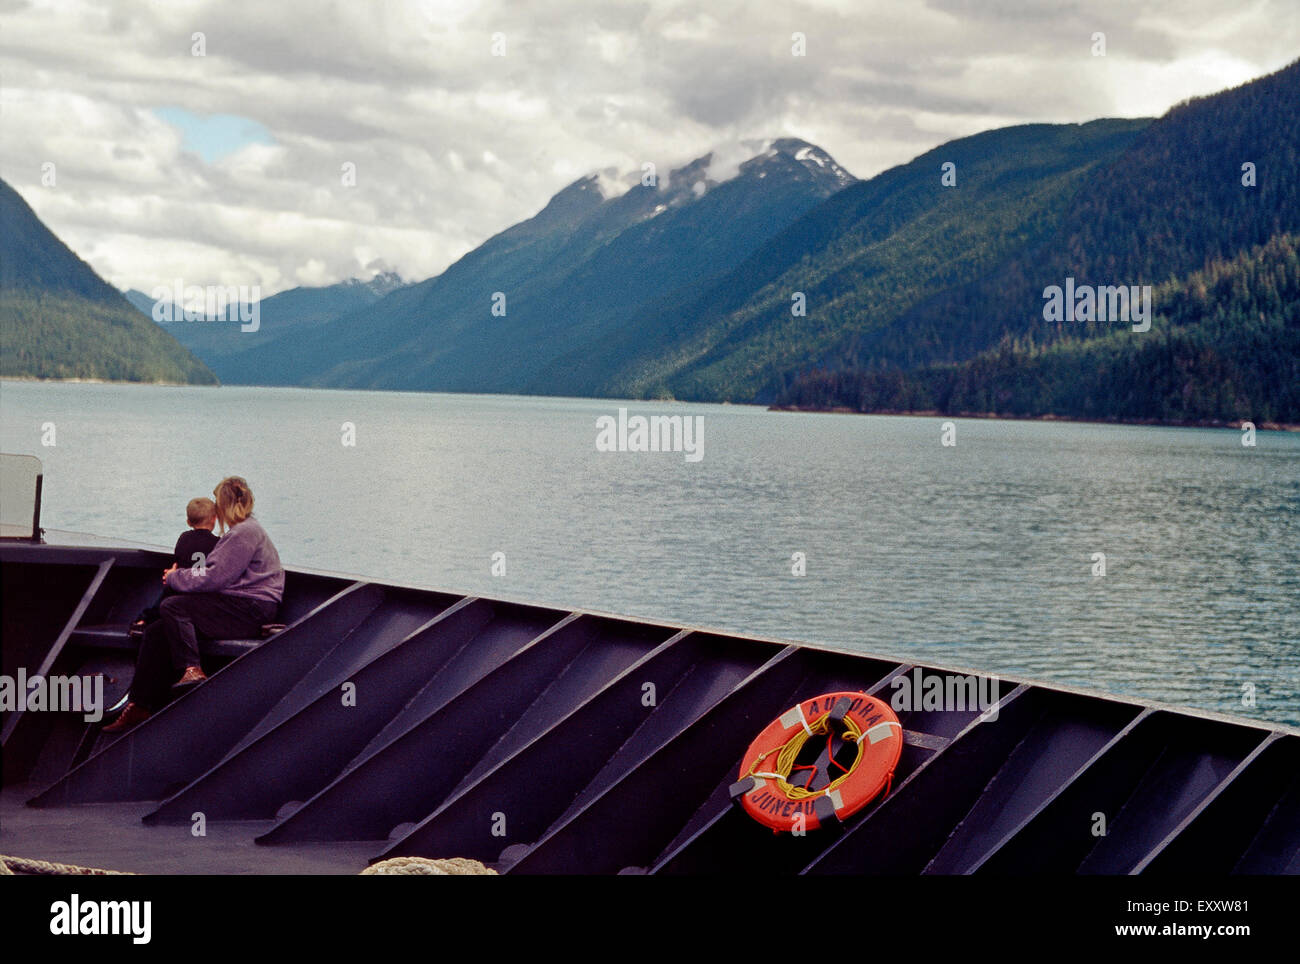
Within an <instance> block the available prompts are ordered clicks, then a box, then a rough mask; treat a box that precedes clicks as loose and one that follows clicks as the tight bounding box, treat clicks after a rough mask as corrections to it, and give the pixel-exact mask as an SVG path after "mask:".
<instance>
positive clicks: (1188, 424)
mask: <svg viewBox="0 0 1300 964" xmlns="http://www.w3.org/2000/svg"><path fill="white" fill-rule="evenodd" d="M8 381H12V382H58V383H60V384H68V385H156V386H159V387H167V388H225V387H232V388H303V389H317V390H322V391H332V390H338V391H384V389H319V387H318V386H308V385H233V386H226V385H224V384H222V383H220V382H219V383H217V384H216V385H213V384H211V383H199V382H145V381H139V382H137V381H126V380H122V379H109V378H42V377H40V376H37V375H3V376H0V382H8ZM423 394H430V395H439V394H449V393H446V392H426V393H423ZM450 394H457V395H475V394H498V393H495V392H492V393H481V392H452V393H450ZM519 397H520V398H583V399H586V400H588V401H593V402H603V401H610V402H627V401H641V402H643V403H649V404H655V403H659V404H665V403H678V402H681V400H680V399H617V398H603V397H601V396H595V395H592V396H586V395H564V396H557V395H521V396H519ZM683 404H687V405H692V404H698V405H754V406H755V407H764V408H765V409H766V410H767V411H769V412H798V413H801V414H805V415H890V416H902V417H911V418H977V419H987V420H989V421H999V422H1076V423H1079V424H1081V425H1148V426H1155V427H1161V428H1231V429H1240V428H1241V425H1242V422H1243V421H1244V420H1243V419H1231V420H1230V419H1186V420H1180V421H1167V420H1165V419H1159V418H1079V417H1077V416H1073V415H1055V414H1047V415H1002V414H999V413H997V412H941V411H939V410H938V409H916V410H901V409H883V410H880V411H874V412H860V411H858V410H857V409H855V408H849V407H848V406H847V405H835V406H832V407H830V408H813V407H805V406H801V405H767V406H761V403H756V402H729V401H723V402H707V401H693V402H684V403H683ZM1255 428H1256V430H1257V431H1261V432H1300V422H1256V423H1255Z"/></svg>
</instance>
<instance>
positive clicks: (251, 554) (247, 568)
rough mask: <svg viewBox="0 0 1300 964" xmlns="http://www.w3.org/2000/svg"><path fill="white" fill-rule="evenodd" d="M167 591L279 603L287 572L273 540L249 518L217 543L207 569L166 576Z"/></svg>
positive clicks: (209, 555)
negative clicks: (210, 593)
mask: <svg viewBox="0 0 1300 964" xmlns="http://www.w3.org/2000/svg"><path fill="white" fill-rule="evenodd" d="M167 588H169V589H175V590H176V591H177V592H219V593H224V594H226V595H229V596H243V597H244V598H246V599H261V600H265V601H268V602H273V603H279V602H280V599H281V597H283V596H284V569H282V568H281V566H280V554H279V553H277V552H276V551H275V546H273V545H271V537H270V536H268V535H267V534H266V530H265V529H263V528H262V526H261V524H260V523H259V522H258V521H257V520H256V519H255V518H253V517H252V516H249V517H248V518H247V519H245V520H244V521H243V522H240V523H237V524H236V525H233V526H231V527H230V528H229V529H228V530H226V534H225V535H223V536H222V537H221V538H220V539H218V540H217V544H216V545H215V546H213V547H212V551H211V552H210V553H208V558H207V565H206V566H204V567H202V568H199V567H198V566H197V565H195V566H191V567H190V568H188V569H177V570H176V571H175V572H173V573H172V574H171V575H170V576H168V577H167Z"/></svg>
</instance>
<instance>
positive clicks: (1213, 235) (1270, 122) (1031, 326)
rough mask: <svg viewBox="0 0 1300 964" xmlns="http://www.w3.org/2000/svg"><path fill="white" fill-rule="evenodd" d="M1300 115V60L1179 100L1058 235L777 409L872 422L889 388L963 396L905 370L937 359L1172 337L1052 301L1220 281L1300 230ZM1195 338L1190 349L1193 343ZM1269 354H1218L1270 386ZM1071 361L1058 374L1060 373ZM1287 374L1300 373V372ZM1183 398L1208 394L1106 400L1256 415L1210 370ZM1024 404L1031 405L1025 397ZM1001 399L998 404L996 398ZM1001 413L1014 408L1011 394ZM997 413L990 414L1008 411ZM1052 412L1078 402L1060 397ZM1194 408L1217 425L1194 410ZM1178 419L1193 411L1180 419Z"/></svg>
mask: <svg viewBox="0 0 1300 964" xmlns="http://www.w3.org/2000/svg"><path fill="white" fill-rule="evenodd" d="M1297 116H1300V62H1297V63H1294V64H1292V65H1290V66H1289V67H1287V68H1285V69H1284V70H1282V71H1279V72H1277V73H1275V74H1271V75H1269V76H1267V77H1264V78H1261V79H1260V80H1257V81H1254V82H1252V83H1250V84H1246V85H1243V86H1241V87H1238V88H1234V89H1232V90H1228V91H1224V92H1222V93H1219V94H1215V95H1213V96H1210V97H1202V98H1197V99H1195V100H1192V101H1189V102H1186V103H1183V104H1179V105H1178V106H1176V107H1175V108H1173V109H1172V110H1171V111H1169V113H1168V114H1166V115H1165V116H1164V117H1162V118H1160V119H1159V120H1158V121H1156V122H1155V123H1153V124H1152V125H1151V126H1150V127H1149V128H1147V129H1146V130H1145V131H1144V132H1143V133H1142V134H1141V136H1139V137H1138V138H1137V139H1135V141H1134V142H1133V144H1132V146H1131V147H1130V148H1129V149H1128V150H1127V151H1125V153H1124V154H1123V155H1122V156H1121V157H1120V158H1118V159H1117V160H1116V161H1115V162H1114V163H1113V164H1110V165H1108V166H1106V167H1103V168H1100V169H1098V170H1097V171H1095V172H1094V173H1093V174H1092V176H1090V177H1089V179H1088V180H1087V182H1086V184H1084V185H1083V186H1082V188H1081V189H1080V191H1079V192H1078V194H1077V195H1076V197H1075V198H1074V199H1073V200H1072V202H1071V204H1070V205H1069V208H1068V210H1067V211H1066V212H1065V214H1064V217H1063V219H1062V221H1061V223H1060V225H1059V227H1058V228H1057V229H1056V230H1055V231H1054V232H1052V233H1051V234H1050V235H1049V236H1047V237H1046V238H1044V239H1043V240H1042V241H1041V242H1040V243H1038V244H1034V245H1030V246H1028V247H1027V249H1026V250H1025V251H1024V252H1022V253H1020V254H1019V255H1018V256H1017V257H1015V258H1012V259H1010V260H1009V261H1008V262H1007V263H1006V264H1005V265H1003V266H1002V267H1001V268H999V270H997V271H995V272H992V273H990V274H989V275H987V276H986V277H983V278H979V279H976V280H974V281H972V282H970V283H967V284H965V285H957V286H954V287H951V288H948V289H946V290H944V291H940V292H937V293H935V294H934V295H933V296H931V297H929V298H926V299H922V300H918V301H917V302H916V303H915V304H914V305H913V306H912V307H911V308H909V309H908V311H906V312H904V313H903V314H901V315H900V316H898V317H897V318H896V319H894V320H893V321H892V322H891V323H890V324H888V325H886V326H884V327H882V328H881V329H879V330H877V331H874V332H871V333H868V334H865V335H864V334H858V335H853V336H849V337H846V338H844V339H842V340H841V341H840V342H839V343H838V344H837V345H836V346H835V348H834V349H833V350H832V351H831V352H828V353H827V354H826V355H824V356H823V357H822V358H819V359H817V361H816V362H814V363H811V364H809V365H807V366H806V367H805V368H804V375H803V378H800V379H791V378H790V375H789V374H787V384H786V386H784V387H785V388H787V389H788V390H786V391H784V392H782V393H781V394H780V400H781V401H782V402H785V403H793V402H795V401H796V400H798V399H802V400H803V401H804V403H807V402H808V400H809V399H811V398H812V397H817V398H819V399H821V403H822V404H826V405H836V404H843V405H846V406H848V407H852V408H860V407H861V406H862V405H863V404H866V405H867V406H868V407H867V410H873V409H872V407H871V406H872V405H873V404H875V403H873V402H872V401H871V400H872V399H873V398H874V399H881V403H880V407H886V408H892V407H897V406H896V405H895V404H894V402H897V401H898V398H897V397H894V398H893V402H890V403H889V404H885V403H884V401H883V399H884V398H885V396H879V395H877V394H876V393H877V391H878V390H879V389H880V388H881V386H883V385H884V384H886V382H887V381H888V382H892V383H894V384H897V385H900V386H901V385H904V384H906V385H910V386H913V387H919V386H922V385H927V386H930V388H931V389H933V390H935V391H938V393H939V394H938V396H937V397H938V398H944V397H950V396H946V395H944V393H943V391H941V390H940V389H939V386H940V385H941V384H946V382H944V381H943V379H944V378H945V377H947V376H941V375H939V374H938V371H939V370H936V371H935V372H932V373H930V374H926V375H924V376H918V377H915V378H912V377H908V376H905V375H904V374H903V373H906V372H908V371H911V370H914V369H918V368H922V367H925V366H926V365H929V364H933V363H936V362H958V361H962V360H966V359H970V358H972V357H973V356H975V355H977V354H978V353H979V352H981V351H983V350H985V349H987V348H990V347H992V346H995V345H998V344H1000V343H1002V342H1003V341H1004V340H1006V339H1010V340H1012V341H1013V342H1016V343H1019V344H1022V345H1033V346H1039V347H1041V346H1044V345H1048V344H1051V343H1053V342H1056V341H1060V340H1068V341H1070V342H1078V341H1080V340H1084V339H1089V338H1104V339H1106V340H1107V341H1108V343H1110V344H1111V345H1119V344H1122V339H1123V338H1124V337H1131V338H1132V339H1135V340H1149V341H1155V340H1156V339H1159V338H1162V337H1163V335H1162V334H1161V332H1160V330H1159V328H1158V325H1159V324H1160V322H1157V323H1156V326H1155V327H1153V330H1152V331H1151V332H1146V333H1130V334H1129V335H1127V336H1126V335H1125V334H1124V333H1123V331H1122V330H1119V331H1117V330H1116V326H1115V325H1114V324H1109V323H1103V322H1097V321H1093V322H1070V321H1063V320H1062V321H1049V320H1047V319H1046V318H1045V317H1044V312H1043V305H1044V298H1043V292H1044V290H1045V288H1047V287H1048V286H1051V285H1061V284H1062V283H1063V281H1064V279H1066V278H1073V279H1074V283H1075V285H1077V286H1083V285H1120V284H1123V285H1143V284H1150V285H1153V286H1158V285H1160V284H1161V283H1163V282H1168V281H1171V280H1177V279H1179V278H1186V277H1187V276H1188V275H1190V274H1192V273H1193V272H1196V271H1199V270H1202V269H1208V268H1209V266H1210V265H1211V264H1212V263H1213V262H1215V261H1223V260H1225V259H1232V258H1234V257H1235V256H1236V255H1237V254H1239V253H1242V252H1245V251H1247V250H1249V249H1251V248H1252V247H1255V246H1259V245H1263V244H1265V243H1266V242H1268V241H1269V239H1270V238H1274V237H1276V236H1278V235H1280V234H1284V233H1290V234H1295V233H1297V232H1300V183H1297V179H1296V177H1295V176H1294V175H1295V171H1297V170H1300V125H1296V124H1295V123H1294V118H1295V117H1297ZM1280 243H1282V244H1285V242H1280ZM1250 277H1253V275H1251V274H1250V273H1249V272H1245V273H1244V274H1243V275H1242V278H1243V279H1248V278H1250ZM1243 283H1244V282H1243ZM1174 290H1176V286H1175V288H1162V289H1158V290H1157V294H1156V296H1155V303H1156V310H1157V313H1165V314H1167V310H1166V309H1165V306H1163V305H1162V303H1161V300H1160V299H1161V298H1162V297H1167V296H1169V295H1170V294H1171V292H1173V291H1174ZM1205 310H1206V311H1209V312H1217V311H1218V310H1219V306H1218V305H1216V304H1214V303H1208V304H1206V305H1205ZM1224 310H1229V306H1226V305H1225V306H1224ZM1290 317H1291V316H1289V315H1286V316H1274V317H1272V318H1265V319H1260V320H1261V322H1263V323H1264V324H1263V328H1262V329H1261V330H1270V331H1271V330H1272V329H1271V328H1269V327H1268V326H1269V325H1271V324H1272V323H1274V322H1280V323H1282V324H1283V331H1282V334H1287V332H1286V328H1285V325H1286V323H1287V321H1286V319H1287V318H1290ZM1184 335H1185V336H1186V337H1191V335H1190V333H1184ZM1292 336H1293V333H1290V334H1287V337H1285V338H1284V339H1283V342H1284V344H1283V345H1275V346H1274V347H1275V348H1285V345H1291V346H1292V347H1291V349H1290V350H1291V351H1293V352H1294V340H1293V337H1292ZM1179 337H1183V336H1179ZM1270 337H1271V336H1270ZM1225 338H1226V336H1225ZM1116 339H1120V340H1119V341H1116ZM1234 345H1235V349H1234V347H1233V346H1234ZM1184 347H1187V345H1186V344H1184ZM1138 348H1139V345H1135V346H1134V350H1125V351H1124V352H1123V354H1124V355H1125V357H1130V358H1139V357H1141V358H1149V357H1150V356H1148V355H1147V354H1146V351H1147V350H1149V349H1143V350H1141V351H1138V350H1136V349H1138ZM1257 348H1260V343H1259V342H1258V341H1256V340H1254V339H1253V338H1247V337H1244V333H1243V337H1242V338H1241V339H1239V340H1238V341H1236V342H1233V341H1232V340H1231V339H1226V340H1224V341H1223V342H1221V343H1220V344H1219V350H1220V351H1222V352H1224V353H1226V355H1225V356H1224V357H1225V358H1226V359H1227V360H1226V361H1225V364H1227V365H1230V366H1231V367H1232V369H1233V370H1234V371H1236V372H1237V373H1238V377H1239V378H1245V377H1247V373H1248V372H1252V371H1254V372H1256V374H1257V376H1258V379H1259V380H1260V381H1261V382H1267V381H1268V380H1269V378H1270V377H1271V374H1270V373H1273V372H1275V366H1276V365H1277V364H1278V359H1276V358H1274V357H1271V356H1263V355H1258V354H1254V353H1253V352H1254V351H1255V349H1257ZM1080 350H1081V349H1079V348H1078V346H1077V345H1075V346H1074V347H1071V348H1069V349H1068V350H1066V354H1070V353H1075V356H1076V357H1081V356H1078V355H1077V353H1078V352H1079V351H1080ZM1168 350H1169V351H1173V349H1172V348H1169V349H1168ZM1064 357H1065V356H1064V355H1062V356H1061V357H1060V358H1058V359H1057V362H1055V363H1059V364H1063V361H1062V360H1061V359H1063V358H1064ZM1180 357H1181V356H1180ZM1283 362H1284V363H1285V364H1289V365H1292V366H1294V363H1295V360H1294V357H1292V358H1291V359H1290V360H1285V359H1284V360H1283ZM986 363H987V359H982V360H981V365H984V364H986ZM816 369H820V371H817V370H816ZM1108 370H1109V371H1111V372H1112V373H1113V375H1114V377H1116V378H1123V377H1129V376H1132V377H1137V378H1139V380H1140V377H1139V376H1136V375H1135V374H1134V373H1133V371H1132V370H1131V369H1125V368H1123V367H1122V366H1120V367H1113V368H1108ZM882 371H884V372H891V374H889V375H887V376H885V380H884V381H882V380H881V379H880V378H876V377H865V376H867V375H869V374H870V373H873V372H875V373H879V372H882ZM981 371H983V372H987V371H989V369H987V368H986V367H980V366H976V367H974V368H970V369H969V370H968V371H967V376H966V377H969V378H974V377H976V373H977V372H981ZM1043 371H1044V372H1046V371H1047V369H1043ZM830 373H835V375H834V377H828V375H829V374H830ZM934 379H939V381H935V380H934ZM832 384H839V385H842V386H844V387H845V388H846V390H847V394H845V395H844V396H842V397H840V396H836V395H834V394H833V393H830V392H829V391H828V389H829V386H831V385H832ZM1184 389H1185V391H1186V392H1188V393H1191V394H1196V395H1197V396H1198V397H1197V398H1195V399H1193V398H1188V399H1187V400H1186V404H1185V405H1182V404H1173V403H1170V402H1168V401H1164V402H1161V403H1160V404H1159V405H1155V404H1154V402H1151V399H1150V396H1149V395H1146V394H1144V392H1145V389H1144V388H1143V386H1141V385H1139V384H1131V385H1130V384H1119V383H1117V384H1114V385H1112V386H1110V388H1109V389H1107V390H1106V392H1105V393H1104V394H1105V395H1107V396H1109V397H1112V398H1126V397H1135V398H1145V399H1146V400H1147V402H1150V403H1151V405H1152V410H1151V412H1150V413H1149V414H1136V413H1137V412H1138V411H1139V409H1141V406H1140V405H1136V404H1135V405H1129V406H1121V407H1124V408H1125V411H1127V412H1129V414H1128V415H1126V416H1124V417H1135V418H1136V417H1152V418H1156V417H1159V418H1166V417H1167V418H1188V419H1190V418H1207V419H1231V418H1237V417H1242V418H1245V417H1247V415H1246V414H1245V413H1243V412H1240V411H1238V408H1239V406H1238V405H1237V404H1236V403H1235V402H1234V403H1231V404H1229V401H1228V399H1227V397H1225V396H1224V395H1222V394H1221V393H1220V392H1218V391H1217V390H1212V388H1211V386H1210V385H1209V383H1208V382H1207V381H1206V375H1205V372H1204V371H1202V372H1201V374H1200V375H1198V376H1195V377H1191V376H1189V380H1188V381H1187V383H1186V385H1185V386H1184ZM900 390H903V389H900ZM909 390H910V389H909ZM924 394H926V396H927V397H931V400H932V401H933V402H934V404H935V405H938V407H939V408H941V409H942V410H944V411H948V410H949V408H948V405H946V404H944V405H939V404H938V402H937V401H936V400H935V398H934V397H933V396H931V392H930V389H927V390H926V392H925V393H924ZM886 395H887V396H892V393H889V392H887V393H886ZM1014 395H1015V397H1016V398H1023V397H1025V396H1024V395H1023V392H1017V393H1014ZM1234 397H1235V396H1234ZM1286 397H1292V398H1293V397H1294V396H1293V395H1289V396H1286ZM951 398H957V396H951ZM958 400H960V399H958ZM968 400H969V399H968ZM989 401H992V402H997V401H998V399H997V397H996V396H992V397H990V398H989ZM1004 403H1005V404H1012V403H1011V398H1010V397H1008V398H1006V399H1005V402H1004ZM952 404H955V402H952ZM1000 404H1002V403H999V404H994V405H993V407H992V408H989V409H980V410H981V411H1001V408H1000V407H999V406H1000ZM1054 404H1062V405H1063V404H1065V402H1064V400H1063V399H1058V400H1057V402H1055V403H1054ZM1098 405H1101V402H1100V401H1099V400H1098V399H1094V401H1093V402H1090V403H1088V404H1086V405H1084V404H1083V403H1082V401H1081V400H1079V399H1075V400H1073V401H1071V402H1070V404H1069V405H1068V406H1067V407H1068V408H1069V409H1070V411H1071V412H1077V413H1079V414H1082V413H1083V411H1085V410H1087V411H1089V412H1097V411H1099V409H1097V406H1098ZM1032 408H1033V406H1032V405H1029V406H1028V407H1025V406H1022V405H1020V404H1019V403H1016V404H1015V405H1014V406H1013V409H1008V411H1012V410H1015V411H1018V412H1022V413H1028V412H1029V411H1031V410H1032ZM1193 410H1196V411H1200V412H1202V413H1212V414H1202V415H1199V416H1193V415H1191V414H1188V413H1190V412H1191V411H1193ZM1044 411H1048V409H1044ZM1175 411H1178V412H1181V413H1182V414H1178V415H1175V414H1172V413H1173V412H1175ZM1115 417H1118V416H1115ZM1258 417H1263V416H1258ZM1272 417H1273V418H1276V419H1279V420H1283V421H1300V409H1297V408H1295V407H1292V408H1290V409H1289V410H1282V409H1278V410H1277V411H1275V413H1274V414H1273V416H1272Z"/></svg>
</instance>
